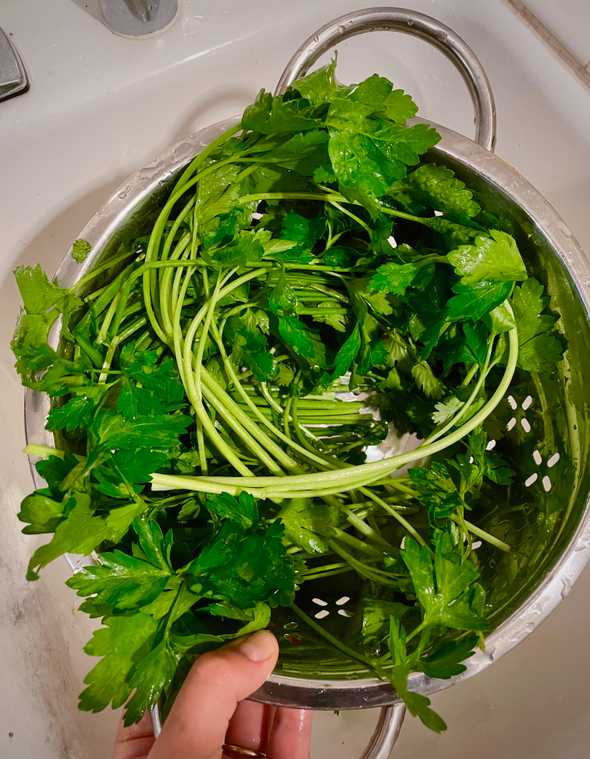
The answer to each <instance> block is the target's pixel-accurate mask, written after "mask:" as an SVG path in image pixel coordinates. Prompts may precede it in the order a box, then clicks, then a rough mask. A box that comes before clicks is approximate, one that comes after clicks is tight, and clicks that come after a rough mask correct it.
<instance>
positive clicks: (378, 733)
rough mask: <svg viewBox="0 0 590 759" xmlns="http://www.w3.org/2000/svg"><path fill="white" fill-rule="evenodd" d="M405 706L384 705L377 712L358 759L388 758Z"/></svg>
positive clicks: (395, 740)
mask: <svg viewBox="0 0 590 759" xmlns="http://www.w3.org/2000/svg"><path fill="white" fill-rule="evenodd" d="M405 716H406V707H405V706H404V705H403V704H394V705H393V706H384V707H383V708H382V709H381V711H380V712H379V719H378V720H377V724H376V725H375V730H374V731H373V735H372V736H371V739H370V741H369V745H368V746H367V748H366V749H365V750H364V751H363V753H362V755H361V757H360V759H389V757H390V756H391V752H392V751H393V747H394V746H395V744H396V742H397V739H398V737H399V733H400V730H401V729H402V724H403V721H404V717H405Z"/></svg>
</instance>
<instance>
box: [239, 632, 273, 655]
mask: <svg viewBox="0 0 590 759" xmlns="http://www.w3.org/2000/svg"><path fill="white" fill-rule="evenodd" d="M237 648H238V651H239V652H240V653H241V654H244V656H245V657H246V658H247V659H250V661H265V660H266V659H269V658H270V657H271V656H272V655H273V654H274V653H275V651H276V648H277V642H276V639H275V636H274V635H273V634H272V633H270V632H269V631H268V630H259V631H258V632H255V633H254V634H253V635H250V636H249V637H247V638H245V639H244V640H241V641H240V642H239V643H238V646H237Z"/></svg>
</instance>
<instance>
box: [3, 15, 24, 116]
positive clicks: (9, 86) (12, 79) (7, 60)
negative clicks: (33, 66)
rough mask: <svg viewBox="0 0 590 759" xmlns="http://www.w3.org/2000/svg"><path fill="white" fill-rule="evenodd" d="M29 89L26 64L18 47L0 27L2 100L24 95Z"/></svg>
mask: <svg viewBox="0 0 590 759" xmlns="http://www.w3.org/2000/svg"><path fill="white" fill-rule="evenodd" d="M28 89H29V80H28V77H27V72H26V71H25V66H24V64H23V62H22V59H21V57H20V55H19V54H18V51H17V49H16V48H15V46H14V45H13V44H12V42H11V41H10V38H9V37H8V36H7V35H6V33H5V32H4V31H3V30H2V29H0V101H1V100H6V99H7V98H10V97H14V96H15V95H22V94H23V93H24V92H26V91H27V90H28Z"/></svg>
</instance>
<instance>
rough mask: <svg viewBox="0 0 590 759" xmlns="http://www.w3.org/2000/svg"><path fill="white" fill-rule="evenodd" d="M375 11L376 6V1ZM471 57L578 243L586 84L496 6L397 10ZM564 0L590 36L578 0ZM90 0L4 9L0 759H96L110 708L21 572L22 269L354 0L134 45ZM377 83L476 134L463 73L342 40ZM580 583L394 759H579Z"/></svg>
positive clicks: (583, 604) (261, 6) (46, 581)
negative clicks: (97, 701) (8, 77)
mask: <svg viewBox="0 0 590 759" xmlns="http://www.w3.org/2000/svg"><path fill="white" fill-rule="evenodd" d="M375 4H377V5H381V4H382V3H375ZM407 4H408V5H409V6H410V7H412V8H415V9H416V10H420V11H423V12H425V13H429V14H431V15H433V16H436V17H438V18H440V19H441V20H442V21H444V22H445V23H447V24H448V25H450V26H451V27H453V28H454V29H455V30H456V31H457V32H458V33H459V34H460V35H461V36H462V37H464V39H465V40H466V41H467V42H468V43H469V44H470V45H471V46H472V47H473V48H474V49H475V50H476V52H477V53H478V55H479V56H480V59H481V61H482V63H483V64H484V66H485V67H486V70H487V72H488V74H489V77H490V80H491V83H492V86H493V88H494V92H495V95H496V101H497V109H498V141H497V148H496V149H497V152H498V153H499V154H500V155H501V156H502V157H503V158H505V159H506V160H508V161H509V162H510V163H512V164H513V165H514V166H515V167H516V168H517V169H518V170H520V171H521V172H522V173H523V174H524V175H525V176H526V177H527V178H528V179H529V180H530V181H531V182H532V183H533V184H534V185H536V187H537V188H538V189H539V190H540V191H541V192H542V193H543V194H544V195H545V196H546V197H547V198H548V200H550V201H551V202H552V203H553V204H554V205H555V207H556V208H557V209H558V210H559V212H560V213H561V215H562V216H563V218H564V220H565V221H566V223H567V224H568V225H569V226H570V228H571V229H572V231H573V233H574V234H575V235H576V236H577V238H578V240H579V241H580V243H581V245H582V247H584V248H586V249H588V248H589V247H590V214H589V213H588V198H589V197H590V171H589V169H588V165H589V164H588V158H589V156H590V131H589V130H588V124H589V123H590V91H588V90H587V89H585V88H584V86H583V85H582V84H581V83H580V81H579V80H577V79H576V78H575V77H574V76H573V75H572V74H571V72H570V71H569V70H568V69H567V68H566V67H564V65H563V64H562V63H561V61H560V60H559V59H558V58H557V57H556V56H555V55H554V54H553V53H552V51H551V50H550V49H549V48H548V47H546V46H545V45H544V43H543V42H542V41H541V40H540V39H539V38H538V37H537V36H536V35H535V34H534V33H532V32H531V30H530V29H529V28H528V27H527V26H525V25H524V24H523V23H522V21H521V19H520V18H518V17H517V16H516V15H515V14H514V13H513V12H512V11H511V9H510V8H509V7H508V5H507V4H504V3H503V2H502V1H501V0H489V1H488V2H486V3H481V2H478V3H474V2H471V0H419V1H412V2H410V0H408V3H407ZM582 5H583V4H582V3H579V2H567V1H564V2H563V3H562V4H561V7H562V9H563V13H566V14H567V13H568V12H570V11H571V13H572V14H573V13H575V14H577V15H576V16H575V17H572V18H573V24H574V26H577V25H578V24H585V25H586V28H588V25H589V24H590V6H589V7H587V8H586V9H584V8H582ZM96 6H97V3H96V2H93V1H92V0H88V1H87V2H84V0H76V1H75V2H74V0H52V2H51V3H40V2H38V0H3V1H2V3H1V5H0V26H1V27H2V28H3V29H4V30H5V32H6V33H7V34H8V33H10V34H11V39H12V41H13V42H14V43H15V45H16V46H17V47H18V49H19V50H20V52H21V54H22V57H23V60H24V62H25V65H26V67H27V70H28V73H29V75H30V79H31V89H30V91H29V92H28V93H26V94H25V95H22V96H19V97H16V98H13V99H12V100H9V101H6V102H3V103H0V230H1V237H0V240H1V249H0V309H1V317H0V376H1V377H2V392H1V393H0V419H1V420H2V432H1V434H2V438H1V439H2V457H1V459H0V461H1V463H0V495H1V499H2V503H1V507H0V652H1V654H0V663H1V667H2V677H1V678H0V756H2V757H3V758H4V759H33V757H34V758H35V759H65V758H67V759H106V757H109V756H110V752H111V746H112V740H113V732H114V726H115V721H116V715H114V714H113V713H111V712H109V713H103V714H100V715H88V714H82V713H80V712H78V710H77V708H76V701H77V694H78V692H79V690H80V689H81V685H82V678H83V676H84V674H85V672H86V671H87V670H88V669H89V668H90V666H91V665H92V661H91V660H90V659H89V658H88V657H87V656H86V655H85V654H83V653H82V645H83V643H84V642H85V641H86V640H87V639H88V637H89V634H90V625H89V623H88V622H87V620H86V619H85V618H84V616H83V615H81V614H78V612H77V611H76V606H77V603H76V601H75V600H74V598H73V596H72V594H71V592H70V591H69V590H68V589H67V588H65V586H64V584H63V583H64V580H65V579H66V577H67V574H68V569H67V566H66V564H65V562H64V561H58V562H56V564H55V565H53V566H52V567H49V568H48V569H47V570H46V571H44V573H43V574H42V577H41V579H40V580H39V581H38V582H37V583H34V584H27V583H26V582H25V580H24V573H25V566H26V563H27V559H28V556H29V555H30V552H31V550H32V548H33V544H34V543H35V538H32V537H26V536H23V535H21V533H20V528H19V524H18V522H17V520H16V512H17V511H18V505H19V502H20V500H21V498H22V497H23V495H24V494H25V493H27V492H28V491H29V490H30V489H31V480H30V473H29V470H28V465H27V462H26V459H25V457H24V456H23V455H22V453H21V451H22V448H23V445H24V430H23V411H22V408H23V407H22V401H23V393H22V389H21V387H20V385H19V383H18V381H17V378H16V376H15V373H14V371H13V368H12V364H13V359H12V356H11V354H10V351H9V348H8V343H9V340H10V337H11V333H12V330H13V328H14V323H15V319H16V314H17V311H18V298H17V293H16V288H15V285H14V283H13V279H12V276H11V271H12V269H13V268H14V267H15V266H16V265H18V264H25V263H33V262H40V263H41V264H42V265H43V266H44V268H46V269H47V270H48V271H49V272H52V271H54V270H55V269H56V267H57V264H58V262H59V261H60V259H61V258H62V256H63V255H64V252H65V251H66V249H67V247H68V245H69V244H70V243H71V241H72V240H73V239H75V238H76V237H77V236H78V233H79V231H80V230H81V229H82V227H83V226H84V224H85V223H86V222H87V220H88V219H89V218H90V217H91V216H92V215H93V213H94V212H95V211H96V210H97V209H98V208H99V207H100V206H101V205H102V204H103V203H104V202H105V201H106V200H107V199H108V198H109V196H110V195H111V194H112V193H113V191H114V190H115V188H116V187H117V186H118V185H119V184H121V182H122V181H123V180H124V179H125V177H126V176H127V175H128V174H129V173H131V172H132V171H133V170H135V169H138V168H141V167H142V166H144V165H146V164H148V163H151V162H152V160H153V159H154V158H156V157H157V156H158V154H159V153H160V152H162V151H163V150H164V149H165V148H167V147H168V146H170V145H172V144H174V143H175V142H178V141H179V140H180V139H181V138H182V137H183V136H185V135H187V134H189V133H190V132H192V131H194V130H195V129H197V128H199V127H200V126H204V125H206V124H208V123H212V122H214V121H217V120H219V119H221V118H224V117H227V116H229V115H232V114H234V113H236V112H239V111H240V110H241V109H242V108H243V106H244V105H245V104H246V103H247V102H248V101H250V100H252V99H253V97H254V96H255V95H256V92H257V91H258V89H260V87H263V86H265V87H267V88H272V87H273V86H274V84H275V83H276V81H277V79H278V77H279V75H280V73H281V70H282V67H283V66H284V64H285V63H286V60H287V59H288V58H289V56H290V55H291V53H292V52H293V51H294V49H295V48H296V47H297V46H298V45H299V44H300V42H301V41H303V39H304V38H305V37H306V36H307V35H308V34H309V33H310V32H312V31H313V30H314V29H315V28H316V27H317V26H319V25H321V24H322V23H323V22H325V21H327V20H329V19H330V18H332V17H334V16H337V15H338V14H340V13H343V12H346V11H349V10H351V9H352V7H354V3H353V2H352V1H351V0H346V2H344V1H343V0H323V2H321V3H318V2H317V1H316V2H313V1H312V0H299V1H298V2H297V3H287V2H285V1H284V0H283V1H281V0H274V2H273V0H251V1H250V2H248V3H242V2H237V0H233V1H232V0H214V1H213V0H185V2H183V3H181V15H180V16H179V18H178V19H177V21H176V22H175V23H174V25H173V26H172V27H170V28H169V29H168V30H166V31H165V32H163V33H162V34H160V35H157V36H155V37H152V38H150V39H144V40H129V39H124V38H120V37H116V36H114V35H113V34H111V33H110V32H109V31H108V30H107V29H106V28H105V27H104V26H103V25H102V24H101V23H100V21H99V20H98V11H97V7H96ZM374 71H377V72H379V73H383V74H385V75H387V76H389V77H390V78H392V79H393V80H394V81H395V82H396V84H397V85H399V86H401V87H403V88H405V89H407V90H408V91H409V92H410V93H412V94H413V95H414V96H415V98H416V99H417V101H418V103H419V105H420V106H421V115H423V116H425V117H427V118H431V119H433V120H434V121H437V122H439V123H441V124H445V125H447V126H449V127H451V128H453V129H456V130H458V131H461V132H463V133H465V134H468V135H471V134H472V131H473V117H472V113H471V104H470V101H469V97H468V95H467V93H466V91H465V89H464V85H463V83H462V80H461V78H460V76H459V75H458V73H457V72H456V71H455V70H454V69H453V67H452V66H451V64H450V63H449V62H448V61H446V60H445V59H444V58H443V57H442V56H441V54H440V53H439V52H437V51H436V50H434V49H432V48H430V47H428V46H427V45H426V44H425V43H424V42H421V41H418V40H414V39H410V38H408V37H407V36H402V35H399V34H397V35H396V34H393V33H380V34H374V35H372V37H371V38H370V39H369V38H367V37H363V36H361V37H357V38H355V39H354V40H351V41H349V42H347V43H345V44H344V45H342V46H341V48H340V53H339V76H340V78H341V79H342V80H343V81H354V80H358V79H361V78H363V77H365V76H367V75H368V74H370V73H372V72H374ZM589 625H590V571H588V570H587V571H586V572H585V573H584V574H583V575H582V576H581V578H580V579H579V581H578V582H577V583H576V585H575V587H574V588H573V590H572V592H571V594H570V595H569V596H568V597H567V598H566V599H565V600H564V601H563V603H562V604H561V605H560V606H559V607H558V609H557V610H556V611H555V612H554V613H553V614H552V616H551V617H550V618H549V619H548V620H547V621H546V622H545V623H544V624H543V625H541V627H540V628H539V629H538V630H536V631H535V632H534V633H533V634H532V635H531V636H530V637H529V638H528V639H527V640H526V641H525V642H524V643H523V644H521V645H520V646H519V647H518V648H517V649H516V650H514V651H513V652H511V653H510V654H509V655H507V656H506V657H505V658H503V659H502V660H500V661H498V662H497V663H495V664H494V666H493V667H490V668H489V669H487V670H486V671H485V672H483V673H482V674H480V675H478V676H477V677H475V678H474V679H472V680H470V681H467V682H465V683H462V684H460V685H459V686H457V687H454V688H452V689H450V690H447V691H445V692H443V693H440V694H438V695H436V696H435V697H434V699H433V701H434V706H435V708H436V709H437V710H439V711H440V712H441V713H442V714H443V715H444V717H445V719H446V720H447V722H448V724H449V730H448V732H447V733H446V734H445V735H444V736H437V735H434V734H431V733H429V732H428V731H427V730H425V729H424V728H422V726H421V725H420V724H419V723H417V722H416V721H415V720H412V719H411V718H408V719H407V721H406V724H405V726H404V728H403V731H402V736H401V739H400V741H399V744H398V747H397V748H396V751H395V752H394V755H395V756H396V757H400V759H421V758H422V757H431V756H436V757H437V759H462V758H463V757H465V758H467V757H472V756H477V757H479V759H497V758H498V757H501V758H502V759H516V758H517V757H522V756H534V757H536V759H584V758H585V757H587V756H588V755H589V754H590V749H589V748H588V746H589V745H590V695H589V694H588V689H587V683H588V678H589V674H590V663H589V662H590V660H589V656H588V653H587V630H588V626H589ZM374 720H375V714H374V713H368V712H362V713H346V714H340V715H339V716H334V715H320V716H319V717H318V719H317V720H316V727H315V731H314V756H315V757H321V758H322V759H331V758H332V757H338V758H339V759H346V757H351V759H352V757H355V756H357V755H358V754H359V753H360V748H361V746H362V744H363V742H364V741H365V740H366V737H367V736H368V734H369V732H370V730H371V727H372V724H373V722H374Z"/></svg>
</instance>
